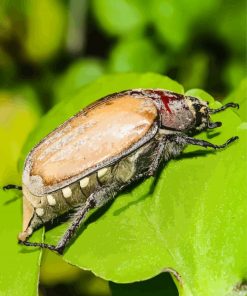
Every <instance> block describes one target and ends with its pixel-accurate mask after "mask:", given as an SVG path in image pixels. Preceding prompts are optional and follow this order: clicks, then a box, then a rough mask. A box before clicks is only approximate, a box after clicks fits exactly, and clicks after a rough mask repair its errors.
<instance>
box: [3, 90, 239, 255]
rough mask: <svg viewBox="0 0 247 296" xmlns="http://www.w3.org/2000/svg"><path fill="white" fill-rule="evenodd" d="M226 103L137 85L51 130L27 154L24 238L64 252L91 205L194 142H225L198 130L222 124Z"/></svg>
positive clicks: (152, 172)
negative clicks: (59, 222)
mask: <svg viewBox="0 0 247 296" xmlns="http://www.w3.org/2000/svg"><path fill="white" fill-rule="evenodd" d="M228 107H234V108H235V107H237V108H238V104H235V103H228V104H226V105H224V106H222V107H221V108H219V109H215V110H213V109H210V108H209V107H208V104H207V103H206V102H204V101H202V100H199V99H197V98H195V97H190V96H184V95H181V94H177V93H174V92H171V91H168V90H163V89H132V90H127V91H122V92H119V93H115V94H111V95H109V96H106V97H104V98H103V99H100V100H98V101H96V102H95V103H93V104H91V105H90V106H88V107H87V108H85V109H83V110H82V111H80V112H79V113H77V114H76V115H75V116H73V117H72V118H70V119H68V120H67V121H65V122H64V123H63V124H62V125H61V126H59V127H58V128H56V129H55V130H54V131H52V132H51V133H50V134H49V135H48V136H47V137H46V138H44V139H43V140H42V141H41V142H40V143H39V144H38V145H37V146H35V147H34V148H33V149H32V150H31V152H30V153H29V154H28V156H27V158H26V161H25V166H24V171H23V178H22V183H23V184H22V187H21V186H17V185H7V186H5V187H4V188H5V189H11V188H14V189H20V190H21V189H22V191H23V231H22V232H21V233H20V234H19V237H18V238H19V243H21V244H23V245H26V246H39V247H42V248H48V249H50V250H55V251H57V252H58V253H60V254H62V253H63V251H64V248H65V247H66V245H67V244H68V242H69V241H70V239H71V238H72V236H73V235H74V234H75V233H76V230H77V229H78V228H79V226H80V225H81V223H82V222H83V221H84V219H85V217H86V214H87V212H88V211H89V210H90V209H92V208H96V207H100V206H102V205H103V204H105V203H106V202H107V201H109V200H110V199H112V198H113V197H114V196H116V194H117V193H118V192H120V191H121V190H122V189H123V188H125V187H126V186H127V185H129V184H131V183H133V182H134V181H136V180H138V179H140V178H147V177H149V176H154V175H155V173H156V172H157V169H158V168H159V166H160V164H161V163H162V162H163V161H167V160H169V159H171V158H172V157H175V156H176V155H178V154H179V153H180V152H181V151H182V150H183V148H184V147H185V146H186V145H187V144H191V145H198V146H202V147H211V148H214V149H221V148H225V147H226V146H228V145H229V144H230V143H232V142H233V141H235V140H236V139H237V138H238V137H232V138H230V139H229V140H228V141H226V143H224V144H223V145H214V144H212V143H210V142H207V141H204V140H199V139H195V138H193V137H191V136H192V135H194V134H196V133H198V132H200V131H202V130H206V129H212V128H216V127H219V126H221V122H214V123H213V122H211V121H210V114H213V113H217V112H220V111H222V110H225V109H226V108H228ZM73 209H74V211H75V216H74V220H73V222H72V224H71V226H70V227H69V228H68V229H67V230H66V232H65V234H64V235H63V236H62V238H61V239H60V241H59V242H58V244H57V245H56V246H55V245H49V244H45V243H33V242H28V241H27V239H28V237H29V236H30V235H31V234H32V232H33V231H34V230H35V229H37V228H38V227H40V226H41V225H43V224H45V223H47V222H49V221H52V220H53V219H54V218H56V217H59V216H60V215H62V214H64V213H66V212H68V211H71V210H73Z"/></svg>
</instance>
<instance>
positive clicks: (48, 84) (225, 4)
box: [0, 0, 247, 296]
mask: <svg viewBox="0 0 247 296" xmlns="http://www.w3.org/2000/svg"><path fill="white" fill-rule="evenodd" d="M246 6H247V2H246V1H245V0H238V1H234V0H225V1H223V0H207V1H196V0H145V1H143V0H91V1H88V0H42V1H41V0H37V1H36V0H16V1H15V0H1V1H0V137H1V145H0V153H1V155H2V158H3V159H8V163H9V165H8V167H7V168H6V167H4V166H2V167H1V169H0V179H1V184H6V182H7V183H11V180H13V182H16V179H19V180H20V174H18V172H17V170H16V166H15V165H14V164H15V163H16V162H17V159H18V154H19V152H20V150H21V147H22V145H23V143H24V141H25V140H26V137H27V135H28V134H29V132H30V131H31V130H32V129H33V128H34V126H35V124H37V123H38V121H39V118H40V117H41V116H42V114H43V113H44V112H46V111H48V110H49V109H50V108H51V107H52V106H53V105H54V104H56V103H57V102H59V101H61V100H69V99H70V97H71V96H72V95H73V93H75V92H76V91H77V90H78V89H79V88H80V87H82V86H83V85H86V84H88V83H89V82H91V81H93V80H94V79H96V78H98V77H100V76H101V75H103V74H106V73H117V72H148V71H152V72H157V73H161V74H165V75H168V76H169V77H171V78H172V79H175V80H177V81H178V82H180V83H181V84H182V85H183V86H184V87H185V89H190V88H195V87H196V88H203V89H205V90H206V91H208V92H210V93H211V94H212V95H214V96H215V97H216V98H217V99H221V98H223V97H224V96H226V94H228V93H229V92H231V91H232V90H233V89H234V88H236V87H237V86H238V85H239V84H240V81H241V80H242V79H243V78H244V77H245V76H246V53H247V52H246V44H247V43H246V29H247V21H246V16H247V7H246ZM20 122H21V124H20ZM3 140H4V141H5V142H7V143H8V145H3ZM54 271H56V272H54ZM165 280H166V281H167V282H168V283H170V284H168V285H172V282H171V280H170V278H169V277H166V278H165ZM153 283H155V280H154V282H152V284H153ZM118 289H120V288H118ZM133 289H135V287H134V288H133ZM113 290H114V289H113ZM115 291H116V289H115ZM119 291H120V290H119ZM133 291H134V290H133ZM169 291H170V294H169V295H176V291H175V288H173V287H171V290H169ZM172 291H173V292H172ZM62 292H63V293H64V295H99V296H100V295H101V296H104V295H110V289H109V286H108V283H107V282H105V281H103V280H101V279H99V278H97V277H95V276H93V275H92V274H91V273H89V272H83V271H81V270H79V269H77V268H76V267H71V266H68V265H67V264H66V263H64V262H62V261H61V259H60V258H59V257H58V256H56V255H53V254H48V253H46V254H45V256H44V258H43V263H42V271H41V284H40V295H44V296H46V295H47V296H49V295H61V293H62ZM151 292H152V291H151ZM133 293H134V292H133ZM120 294H121V291H120V292H119V295H120ZM116 295H117V294H116ZM133 295H134V294H133ZM147 295H149V294H147ZM150 295H151V294H150ZM167 295H168V294H167Z"/></svg>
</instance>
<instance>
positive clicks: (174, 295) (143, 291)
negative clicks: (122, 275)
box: [109, 272, 178, 296]
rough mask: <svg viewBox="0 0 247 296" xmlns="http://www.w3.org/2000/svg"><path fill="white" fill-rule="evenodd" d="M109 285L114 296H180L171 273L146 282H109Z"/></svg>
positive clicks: (162, 274) (165, 273)
mask: <svg viewBox="0 0 247 296" xmlns="http://www.w3.org/2000/svg"><path fill="white" fill-rule="evenodd" d="M109 284H110V288H111V291H112V296H126V295H128V296H139V295H142V296H152V295H155V296H161V295H169V296H178V290H177V288H176V285H175V283H174V281H173V280H172V277H171V275H170V273H169V272H164V273H161V274H159V275H157V276H155V277H153V278H151V279H148V280H145V281H140V282H135V283H130V284H116V283H113V282H109Z"/></svg>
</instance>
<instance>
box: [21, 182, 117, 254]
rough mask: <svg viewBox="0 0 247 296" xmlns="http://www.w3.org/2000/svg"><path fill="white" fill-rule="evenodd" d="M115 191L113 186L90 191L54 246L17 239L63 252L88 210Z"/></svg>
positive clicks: (111, 195)
mask: <svg viewBox="0 0 247 296" xmlns="http://www.w3.org/2000/svg"><path fill="white" fill-rule="evenodd" d="M115 192H116V191H115V190H114V187H103V188H101V190H100V191H97V192H95V193H92V194H91V195H90V196H89V197H88V199H87V201H86V204H85V205H84V206H83V207H81V208H80V209H79V210H78V211H77V212H76V213H75V219H74V220H73V222H72V224H71V225H70V227H69V228H68V229H67V230H66V232H65V233H64V235H63V236H62V238H61V239H60V241H59V242H58V244H57V245H56V246H55V245H50V244H45V243H33V242H27V241H19V243H20V244H22V245H25V246H33V247H41V248H46V249H49V250H52V251H56V252H58V253H59V254H63V251H64V249H65V247H66V245H67V244H68V243H69V241H70V240H71V238H72V237H73V236H74V234H75V233H76V231H77V230H78V228H79V227H80V225H81V224H82V222H83V221H84V220H85V217H86V214H87V213H88V211H89V210H91V209H93V208H97V207H101V206H102V205H103V204H105V203H106V202H108V201H109V200H110V199H111V198H112V197H113V196H114V195H115Z"/></svg>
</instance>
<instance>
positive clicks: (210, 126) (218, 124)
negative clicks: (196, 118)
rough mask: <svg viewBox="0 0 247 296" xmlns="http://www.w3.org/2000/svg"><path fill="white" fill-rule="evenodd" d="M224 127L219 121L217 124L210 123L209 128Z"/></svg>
mask: <svg viewBox="0 0 247 296" xmlns="http://www.w3.org/2000/svg"><path fill="white" fill-rule="evenodd" d="M220 126H222V122H220V121H217V122H208V128H210V129H212V128H216V127H220Z"/></svg>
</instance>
